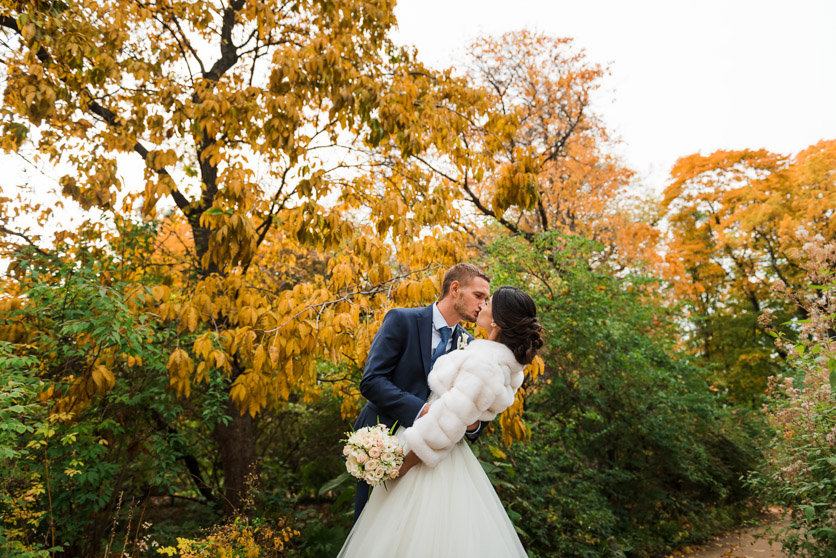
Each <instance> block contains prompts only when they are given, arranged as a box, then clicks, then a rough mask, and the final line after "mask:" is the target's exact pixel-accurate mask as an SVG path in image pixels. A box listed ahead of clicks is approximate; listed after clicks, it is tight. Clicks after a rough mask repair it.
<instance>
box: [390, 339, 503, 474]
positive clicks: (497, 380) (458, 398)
mask: <svg viewBox="0 0 836 558" xmlns="http://www.w3.org/2000/svg"><path fill="white" fill-rule="evenodd" d="M460 353H462V354H461V355H460V356H458V357H457V358H453V359H445V360H444V361H442V359H439V361H438V362H437V363H436V366H435V368H433V371H432V372H431V373H430V376H431V379H430V385H431V387H432V388H433V391H434V392H435V393H438V394H439V395H440V397H439V398H438V399H437V400H436V401H434V402H433V403H432V404H431V405H430V409H429V411H428V412H427V414H426V415H424V416H423V417H421V418H419V419H418V420H416V421H415V423H414V424H413V425H412V427H411V428H407V429H406V431H405V432H404V438H405V440H406V442H407V444H408V446H409V449H410V450H411V451H414V452H415V453H416V454H417V455H418V457H420V458H421V461H423V462H424V463H426V464H427V465H428V466H430V467H435V466H436V465H437V464H438V463H439V462H440V461H441V460H442V459H443V458H444V457H445V456H446V455H447V454H448V453H449V452H450V450H451V449H452V448H453V446H454V445H455V444H456V443H457V442H458V441H459V440H461V439H462V437H463V436H464V433H465V431H466V430H467V427H468V425H470V424H472V423H474V422H476V421H477V420H480V419H481V420H485V417H486V415H489V418H488V419H487V420H491V419H493V417H495V416H496V413H495V412H490V411H491V410H492V408H493V407H495V404H496V403H497V402H498V401H497V400H498V399H506V398H507V395H506V394H507V391H508V389H507V386H506V380H505V378H504V377H505V376H506V374H503V372H504V371H503V370H502V367H501V365H499V364H498V363H497V362H496V361H492V360H491V359H490V358H486V356H485V355H482V354H480V353H477V352H471V351H461V352H460ZM464 353H466V357H465V354H464ZM451 356H454V355H451ZM439 365H441V366H439ZM433 376H435V378H432V377H433ZM448 386H449V387H448ZM445 387H446V388H447V389H446V390H444V391H441V389H438V390H436V388H445ZM498 395H499V397H498ZM503 402H504V401H503ZM512 402H513V395H512ZM506 406H507V405H506Z"/></svg>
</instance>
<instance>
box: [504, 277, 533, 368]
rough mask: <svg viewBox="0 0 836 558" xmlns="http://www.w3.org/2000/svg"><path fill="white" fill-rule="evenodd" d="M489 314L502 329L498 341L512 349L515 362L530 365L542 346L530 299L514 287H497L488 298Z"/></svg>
mask: <svg viewBox="0 0 836 558" xmlns="http://www.w3.org/2000/svg"><path fill="white" fill-rule="evenodd" d="M491 313H492V314H493V321H494V323H495V324H496V325H498V326H499V327H500V328H501V329H500V332H499V338H498V341H499V342H500V343H502V344H504V345H505V346H506V347H508V348H509V349H511V352H513V353H514V358H516V359H517V362H519V363H520V364H530V363H531V361H532V360H534V356H535V355H536V354H537V349H539V348H540V347H542V346H543V337H542V335H541V332H542V331H543V327H542V326H541V325H540V321H539V320H538V319H537V307H536V306H535V305H534V301H533V300H532V299H531V297H530V296H528V294H526V293H525V292H523V291H522V290H520V289H518V288H517V287H509V286H507V285H505V286H502V287H499V288H498V289H497V290H496V291H495V292H494V293H493V296H492V297H491Z"/></svg>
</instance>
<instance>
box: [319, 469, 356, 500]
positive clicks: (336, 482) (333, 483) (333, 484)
mask: <svg viewBox="0 0 836 558" xmlns="http://www.w3.org/2000/svg"><path fill="white" fill-rule="evenodd" d="M352 478H354V477H352V476H351V475H350V474H349V473H348V471H345V472H344V473H342V474H341V475H340V476H338V477H336V478H333V479H331V480H329V481H328V482H326V483H325V484H323V485H322V487H321V488H320V489H319V491H318V492H317V496H324V495H325V493H327V492H330V491H332V490H334V489H335V488H337V487H338V486H340V485H342V484H345V482H346V481H348V480H349V479H352Z"/></svg>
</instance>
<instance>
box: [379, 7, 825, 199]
mask: <svg viewBox="0 0 836 558" xmlns="http://www.w3.org/2000/svg"><path fill="white" fill-rule="evenodd" d="M396 14H397V16H398V22H399V28H400V29H399V32H398V34H397V35H396V38H397V39H398V41H399V42H402V43H409V44H414V45H415V46H417V47H418V51H419V56H420V57H421V58H422V59H423V60H424V61H426V62H428V63H431V64H433V65H439V66H448V65H451V64H453V63H455V62H456V61H461V60H463V56H464V52H465V49H466V46H467V45H468V44H469V43H470V41H471V40H472V39H473V38H474V37H476V36H478V35H480V34H489V35H495V34H501V33H504V32H506V31H513V30H518V29H531V30H535V31H540V32H543V33H547V34H550V35H554V36H559V37H572V38H574V39H575V41H576V43H577V44H578V45H579V46H581V47H583V48H585V49H586V51H587V54H588V56H589V58H590V59H591V60H592V61H593V62H598V63H602V64H607V63H608V64H609V65H610V69H611V75H610V77H608V78H607V79H606V81H605V92H604V93H605V94H604V95H603V99H601V101H600V104H599V106H598V113H599V114H601V115H602V117H603V120H604V122H605V123H606V124H607V125H608V127H609V128H610V130H611V131H613V132H615V133H616V134H617V135H618V136H619V137H620V138H621V139H622V141H623V142H624V145H623V146H622V149H621V153H622V156H623V158H624V160H625V161H626V162H627V164H628V165H629V166H630V167H632V168H633V169H634V170H636V171H638V172H639V175H640V177H641V178H642V179H643V181H644V182H645V183H646V184H647V185H648V186H650V187H651V188H653V189H654V190H658V189H659V188H660V187H661V186H662V185H663V183H664V181H665V179H666V177H667V173H668V171H669V170H670V167H671V165H672V164H673V163H674V161H676V159H677V158H678V157H682V156H685V155H690V154H692V153H696V152H702V153H703V154H708V153H711V152H713V151H715V150H717V149H742V148H766V149H769V150H771V151H775V152H779V153H787V154H789V153H796V152H798V151H800V150H802V149H804V148H805V147H807V146H809V145H812V144H813V143H815V142H817V141H819V140H821V139H836V0H700V1H699V2H697V1H692V0H687V1H686V0H630V1H625V0H587V1H583V0H572V1H567V0H398V6H397V8H396Z"/></svg>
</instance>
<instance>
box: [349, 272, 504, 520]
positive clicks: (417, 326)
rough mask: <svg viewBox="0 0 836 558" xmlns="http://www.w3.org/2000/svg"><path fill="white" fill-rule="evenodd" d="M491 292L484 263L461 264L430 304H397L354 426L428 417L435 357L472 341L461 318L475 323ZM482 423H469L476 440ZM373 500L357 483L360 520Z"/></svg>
mask: <svg viewBox="0 0 836 558" xmlns="http://www.w3.org/2000/svg"><path fill="white" fill-rule="evenodd" d="M489 295H490V278H489V277H488V276H487V275H486V274H485V273H484V272H483V271H482V270H480V269H479V268H478V267H476V266H475V265H472V264H468V263H459V264H456V265H454V266H453V267H451V268H450V269H448V270H447V272H446V273H445V274H444V280H443V281H442V284H441V296H440V297H439V298H438V301H437V302H434V303H432V304H431V305H429V306H427V307H425V308H393V309H391V310H389V312H387V313H386V317H385V318H383V323H382V324H381V326H380V329H379V330H378V331H377V334H375V336H374V340H373V341H372V344H371V348H370V349H369V356H368V358H367V359H366V368H365V370H364V371H363V379H362V380H361V381H360V392H361V393H362V394H363V395H364V396H365V397H366V399H368V401H369V402H368V403H366V406H365V407H363V410H362V411H360V416H359V417H357V421H356V422H355V423H354V429H355V430H357V429H359V428H363V427H364V426H374V425H376V424H378V423H380V424H385V425H386V426H388V427H391V426H392V425H393V424H395V422H396V421H397V423H398V426H403V427H410V426H412V423H413V422H415V420H416V419H417V418H418V417H420V416H423V415H424V414H425V413H426V412H427V409H428V408H429V404H428V403H426V401H427V398H428V397H429V395H430V388H429V386H428V385H427V374H429V373H430V369H431V368H432V365H433V364H434V363H435V360H436V359H437V358H438V357H439V356H441V355H443V354H445V353H447V352H448V351H450V350H454V349H456V348H457V347H458V344H459V339H460V338H461V336H463V335H464V336H466V337H467V339H468V340H470V339H472V337H471V335H470V334H469V333H467V332H466V331H465V330H464V329H463V328H462V327H461V326H460V325H459V322H462V321H466V322H475V321H476V316H477V315H478V314H479V312H480V311H481V310H482V307H483V305H484V304H485V302H486V301H487V299H488V297H489ZM481 429H482V425H481V424H480V423H478V422H477V423H474V424H472V425H470V427H468V430H467V434H466V436H467V437H468V439H470V440H475V439H476V437H477V436H478V435H479V432H480V431H481ZM368 498H369V487H368V485H367V484H366V483H364V482H359V483H358V485H357V496H356V499H355V503H354V519H355V520H356V519H357V518H358V517H359V516H360V512H361V511H363V507H364V506H365V505H366V501H367V500H368Z"/></svg>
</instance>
